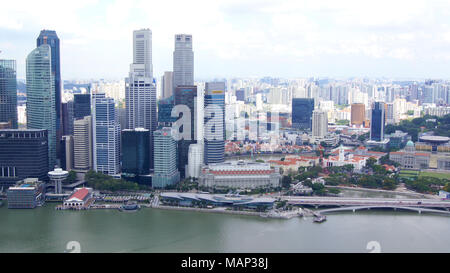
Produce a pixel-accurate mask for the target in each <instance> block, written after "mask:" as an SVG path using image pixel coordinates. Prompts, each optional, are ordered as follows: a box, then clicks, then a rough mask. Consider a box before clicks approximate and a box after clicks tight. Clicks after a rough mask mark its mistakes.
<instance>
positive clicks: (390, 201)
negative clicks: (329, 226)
mask: <svg viewBox="0 0 450 273" xmlns="http://www.w3.org/2000/svg"><path fill="white" fill-rule="evenodd" d="M281 199H282V200H286V201H287V202H288V204H291V205H305V206H314V207H316V208H319V207H340V208H341V211H342V210H349V208H352V209H351V210H353V209H356V208H358V209H363V208H365V209H369V208H399V209H402V208H428V209H439V210H446V211H448V210H450V201H445V200H438V199H394V198H348V197H303V196H283V197H281ZM342 207H348V208H342ZM328 211H330V212H331V210H328ZM333 211H339V210H336V209H335V210H333ZM422 211H424V210H422Z"/></svg>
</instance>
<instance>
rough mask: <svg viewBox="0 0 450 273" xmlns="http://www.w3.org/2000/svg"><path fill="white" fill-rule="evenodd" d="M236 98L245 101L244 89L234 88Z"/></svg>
mask: <svg viewBox="0 0 450 273" xmlns="http://www.w3.org/2000/svg"><path fill="white" fill-rule="evenodd" d="M236 100H237V101H245V89H243V88H241V89H238V90H236Z"/></svg>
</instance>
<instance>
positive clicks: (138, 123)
mask: <svg viewBox="0 0 450 273" xmlns="http://www.w3.org/2000/svg"><path fill="white" fill-rule="evenodd" d="M125 105H126V124H127V126H128V129H136V128H145V129H147V130H149V131H150V139H149V141H150V150H149V152H150V154H149V157H150V158H153V141H152V139H153V132H154V131H155V130H156V127H157V124H158V118H157V112H156V82H155V81H154V79H153V65H152V31H151V30H150V29H141V30H135V31H134V32H133V63H132V64H131V65H130V73H129V76H128V78H126V79H125ZM149 164H150V168H151V169H153V160H151V161H150V162H149Z"/></svg>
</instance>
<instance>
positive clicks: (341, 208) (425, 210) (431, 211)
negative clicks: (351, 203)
mask: <svg viewBox="0 0 450 273" xmlns="http://www.w3.org/2000/svg"><path fill="white" fill-rule="evenodd" d="M370 209H393V210H407V211H416V212H418V213H422V212H424V213H425V212H426V213H437V214H443V215H447V216H450V211H447V210H440V209H428V208H418V207H398V206H357V207H340V208H331V209H322V210H319V211H317V212H318V213H320V214H328V213H333V212H341V211H353V212H355V211H357V210H370Z"/></svg>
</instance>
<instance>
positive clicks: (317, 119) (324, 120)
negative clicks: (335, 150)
mask: <svg viewBox="0 0 450 273" xmlns="http://www.w3.org/2000/svg"><path fill="white" fill-rule="evenodd" d="M312 127H313V128H312V134H313V137H317V138H323V137H324V136H325V135H326V134H327V132H328V115H327V112H325V111H322V110H314V112H313V115H312Z"/></svg>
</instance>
